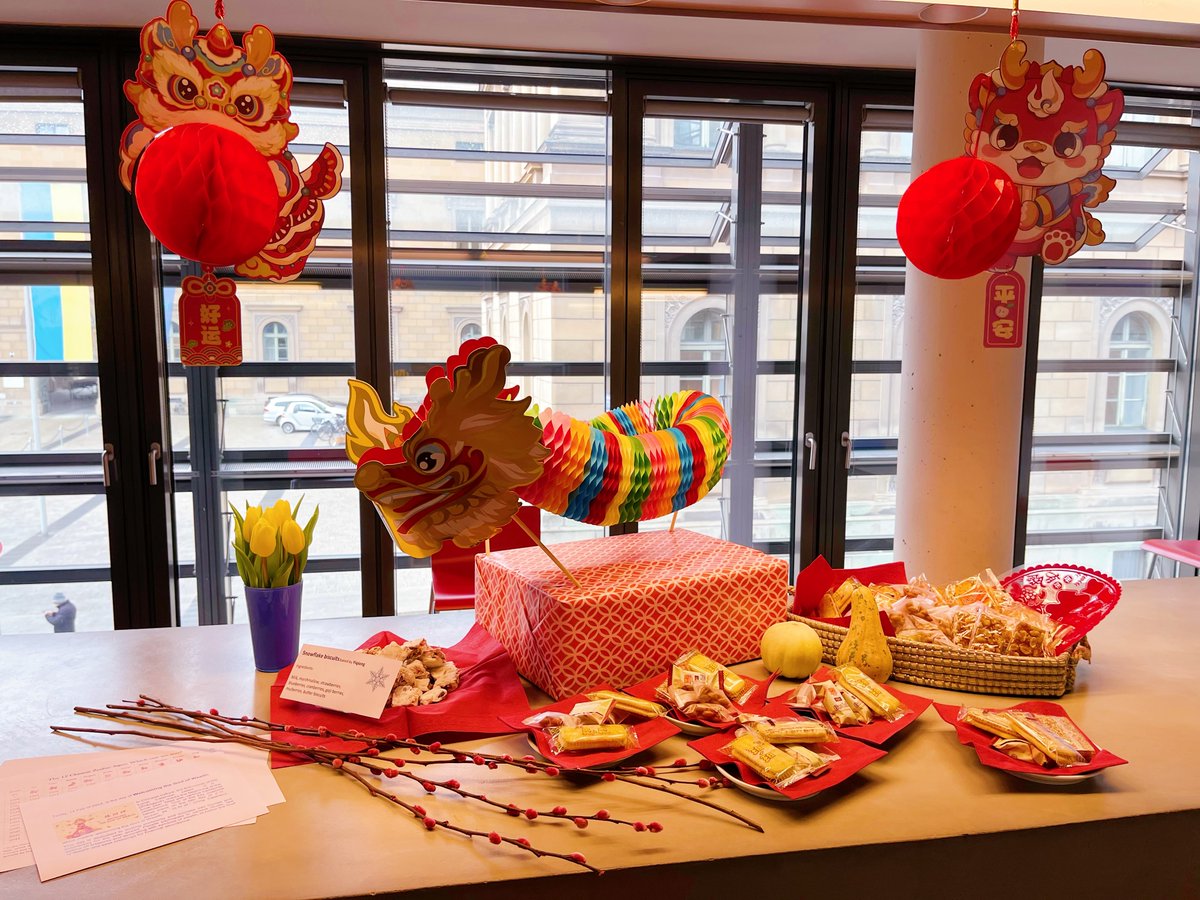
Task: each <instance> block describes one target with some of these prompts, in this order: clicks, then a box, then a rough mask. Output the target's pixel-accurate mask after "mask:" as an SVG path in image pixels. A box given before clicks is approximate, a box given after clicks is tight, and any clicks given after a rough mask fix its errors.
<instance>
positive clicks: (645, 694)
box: [625, 672, 792, 731]
mask: <svg viewBox="0 0 1200 900" xmlns="http://www.w3.org/2000/svg"><path fill="white" fill-rule="evenodd" d="M738 677H739V678H741V679H742V680H743V681H745V682H746V683H747V684H751V685H753V686H754V693H752V694H751V695H750V698H749V699H748V700H747V701H746V702H745V703H734V704H733V711H734V713H735V714H736V713H739V712H746V713H760V712H761V711H762V708H763V707H764V706H765V705H766V704H767V693H768V692H769V691H770V689H771V681H758V680H756V679H754V678H749V677H747V676H745V675H743V674H742V673H741V672H739V673H738ZM666 680H667V674H666V673H665V672H664V673H662V674H661V675H651V676H650V677H649V678H647V679H646V680H645V681H639V682H638V683H637V684H632V685H630V686H629V687H627V688H625V693H627V694H632V695H633V696H635V697H638V698H640V699H642V700H653V701H654V702H655V703H661V704H662V705H664V706H666V707H667V708H668V709H671V712H672V713H674V717H675V718H680V719H682V718H683V717H682V716H680V715H679V710H677V709H673V708H671V706H670V704H667V703H663V700H662V698H661V697H659V696H658V693H657V691H658V686H659V685H660V684H662V683H663V682H664V681H666ZM772 680H773V679H772ZM791 714H792V713H791V711H788V712H787V715H789V716H790V715H791ZM684 721H686V722H694V723H695V724H697V725H705V726H707V727H709V728H716V729H717V730H718V731H728V730H729V729H730V728H732V727H733V726H734V725H736V724H737V722H723V723H722V722H710V721H708V720H707V719H684Z"/></svg>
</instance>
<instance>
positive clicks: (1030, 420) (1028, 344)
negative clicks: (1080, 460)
mask: <svg viewBox="0 0 1200 900" xmlns="http://www.w3.org/2000/svg"><path fill="white" fill-rule="evenodd" d="M1043 271H1044V265H1043V263H1042V260H1041V259H1040V258H1039V257H1036V256H1035V257H1034V258H1033V262H1032V264H1031V265H1030V270H1029V299H1028V303H1027V307H1028V320H1027V322H1026V325H1025V385H1024V393H1023V395H1022V399H1021V407H1022V409H1021V444H1020V450H1019V455H1018V458H1017V514H1016V521H1015V522H1014V523H1013V566H1019V565H1021V564H1022V563H1024V562H1025V546H1026V543H1027V542H1028V538H1029V482H1030V477H1031V474H1032V472H1033V446H1034V437H1033V426H1034V418H1035V417H1034V409H1035V405H1034V404H1035V400H1036V398H1037V373H1038V342H1039V340H1040V338H1041V332H1042V274H1043Z"/></svg>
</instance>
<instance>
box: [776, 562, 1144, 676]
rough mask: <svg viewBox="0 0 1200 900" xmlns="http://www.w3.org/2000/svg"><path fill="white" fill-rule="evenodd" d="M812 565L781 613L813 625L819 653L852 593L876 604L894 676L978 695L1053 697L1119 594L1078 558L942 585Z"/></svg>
mask: <svg viewBox="0 0 1200 900" xmlns="http://www.w3.org/2000/svg"><path fill="white" fill-rule="evenodd" d="M813 566H816V567H817V569H818V571H817V573H812V572H810V571H809V570H810V569H812V568H813ZM813 566H810V567H809V569H806V570H805V572H802V573H801V575H800V577H798V578H797V585H796V596H795V602H794V604H793V607H792V612H791V613H789V616H788V617H789V618H790V619H794V620H797V621H801V622H804V623H805V624H807V625H808V626H810V627H811V628H812V629H813V630H814V631H816V633H817V636H818V637H819V638H820V639H821V647H822V651H823V653H822V658H823V659H824V660H825V661H826V662H830V663H832V662H835V661H836V659H837V654H838V650H839V648H840V647H841V646H842V644H843V642H844V641H845V640H846V637H847V634H848V633H849V630H850V629H849V622H848V620H847V614H848V611H849V610H850V607H851V604H852V602H853V601H854V599H855V595H856V593H857V594H858V599H859V600H860V601H863V600H865V598H869V599H870V601H871V602H872V603H873V604H874V608H877V609H878V612H879V616H880V623H881V625H882V628H883V631H884V634H885V636H884V640H885V641H886V645H887V649H888V651H889V652H890V654H891V662H892V671H891V674H892V677H893V678H896V679H898V680H900V681H906V682H909V683H911V684H921V685H926V686H928V687H935V688H944V689H947V690H955V691H969V692H972V693H980V694H1012V695H1019V696H1027V697H1061V696H1062V695H1063V694H1065V693H1066V692H1067V691H1069V690H1071V689H1072V688H1073V687H1074V685H1075V671H1076V667H1077V666H1078V664H1079V661H1080V660H1081V659H1089V660H1090V659H1091V647H1090V645H1089V644H1088V641H1087V633H1088V631H1089V630H1090V629H1091V628H1092V627H1093V626H1094V625H1095V624H1096V623H1097V622H1099V621H1100V620H1101V619H1102V618H1103V617H1104V616H1105V615H1107V614H1108V613H1109V611H1111V609H1112V608H1113V606H1114V605H1115V604H1116V602H1117V600H1118V599H1119V598H1120V596H1121V586H1120V584H1119V582H1117V581H1116V580H1115V579H1114V578H1112V577H1110V576H1108V575H1105V574H1103V573H1101V572H1096V571H1094V570H1091V569H1085V568H1082V567H1078V566H1059V565H1056V566H1033V567H1029V568H1025V569H1020V570H1017V571H1014V572H1012V573H1010V574H1009V575H1006V576H1005V577H1004V578H1003V579H998V578H996V576H995V575H994V574H993V573H992V572H991V571H990V570H987V571H985V572H984V573H982V574H980V575H975V576H972V577H970V578H965V579H963V580H961V581H957V582H954V583H953V584H949V585H946V586H944V587H939V586H935V585H933V584H930V583H929V582H928V581H927V580H926V579H924V578H921V577H918V578H913V579H911V580H906V581H891V582H886V583H869V580H870V579H869V576H868V581H863V580H860V577H859V575H863V574H864V573H862V572H860V573H857V574H856V573H855V572H854V571H853V570H835V569H832V568H830V567H829V566H828V564H827V563H825V561H824V560H823V559H819V560H818V561H817V562H816V563H814V564H813ZM822 567H823V568H822ZM901 571H902V567H901ZM889 574H890V575H891V576H892V577H893V578H895V577H896V574H897V573H896V572H895V571H894V570H893V571H891V572H890V573H889ZM822 585H824V589H823V590H820V586H822ZM818 590H819V596H818Z"/></svg>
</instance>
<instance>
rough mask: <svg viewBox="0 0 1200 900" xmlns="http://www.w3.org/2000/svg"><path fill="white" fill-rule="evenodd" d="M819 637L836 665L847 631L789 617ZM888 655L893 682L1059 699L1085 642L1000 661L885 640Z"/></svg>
mask: <svg viewBox="0 0 1200 900" xmlns="http://www.w3.org/2000/svg"><path fill="white" fill-rule="evenodd" d="M788 618H789V619H791V620H792V621H794V622H803V623H804V624H805V625H808V626H809V627H810V628H812V629H813V630H814V631H815V632H816V633H817V636H818V637H820V638H821V649H822V658H823V659H824V661H825V662H827V663H830V664H833V663H835V662H836V657H837V652H838V648H839V647H840V646H841V645H842V641H843V640H845V638H846V632H848V631H849V629H848V628H843V627H842V626H841V625H830V624H829V623H828V622H820V621H818V620H816V619H809V618H806V617H804V616H798V615H795V614H794V613H788ZM887 643H888V649H889V650H891V652H892V677H893V678H895V679H896V680H898V681H907V682H909V683H910V684H923V685H925V686H926V687H934V688H944V689H945V690H949V691H968V692H970V693H974V694H1015V695H1017V696H1021V697H1061V696H1062V695H1063V694H1065V693H1067V691H1069V690H1071V688H1073V687H1074V686H1075V667H1076V666H1077V665H1078V664H1079V660H1080V658H1081V657H1083V656H1084V655H1086V654H1087V652H1088V644H1087V638H1084V639H1083V640H1082V641H1080V642H1079V643H1078V644H1077V645H1076V646H1075V647H1073V648H1072V649H1071V651H1070V652H1068V653H1063V654H1061V655H1060V656H1053V657H1031V656H1000V655H998V654H996V653H983V652H981V651H979V650H960V649H958V648H957V647H944V646H939V645H937V644H923V643H921V642H920V641H905V640H901V639H900V638H895V637H889V638H887Z"/></svg>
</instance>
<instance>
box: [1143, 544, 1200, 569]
mask: <svg viewBox="0 0 1200 900" xmlns="http://www.w3.org/2000/svg"><path fill="white" fill-rule="evenodd" d="M1142 549H1143V550H1145V551H1146V552H1147V553H1153V554H1155V555H1156V556H1165V557H1166V558H1167V559H1173V560H1175V562H1181V563H1183V564H1184V565H1185V566H1192V567H1194V568H1198V569H1200V541H1167V540H1160V539H1155V540H1150V541H1143V542H1142ZM1153 573H1154V558H1153V557H1151V559H1150V572H1149V574H1153Z"/></svg>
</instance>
